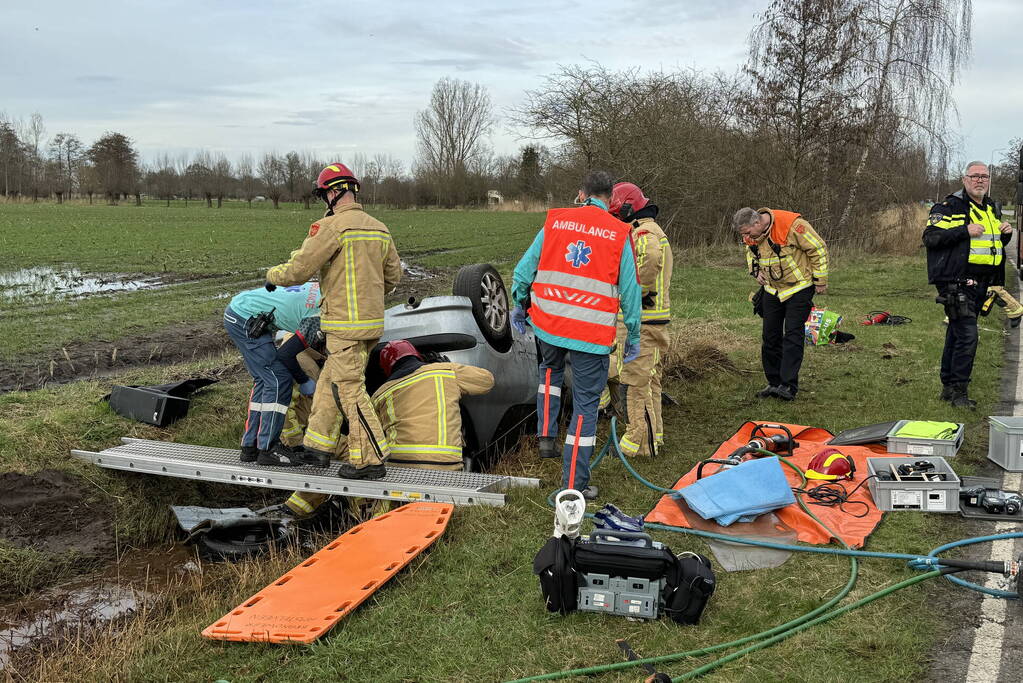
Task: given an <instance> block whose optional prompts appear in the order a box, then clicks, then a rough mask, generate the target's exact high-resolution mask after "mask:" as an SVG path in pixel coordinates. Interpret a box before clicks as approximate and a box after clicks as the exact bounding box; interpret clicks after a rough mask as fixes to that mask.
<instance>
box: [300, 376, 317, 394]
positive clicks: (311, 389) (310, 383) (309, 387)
mask: <svg viewBox="0 0 1023 683" xmlns="http://www.w3.org/2000/svg"><path fill="white" fill-rule="evenodd" d="M298 393H300V394H302V395H303V396H312V395H313V394H315V393H316V380H314V379H307V380H306V381H304V382H302V383H301V384H299V385H298Z"/></svg>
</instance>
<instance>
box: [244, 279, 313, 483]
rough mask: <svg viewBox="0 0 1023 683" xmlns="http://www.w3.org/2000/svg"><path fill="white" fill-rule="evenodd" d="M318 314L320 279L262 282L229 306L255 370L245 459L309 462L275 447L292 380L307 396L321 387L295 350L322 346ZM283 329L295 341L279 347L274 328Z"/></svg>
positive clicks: (248, 363)
mask: <svg viewBox="0 0 1023 683" xmlns="http://www.w3.org/2000/svg"><path fill="white" fill-rule="evenodd" d="M319 315H320V285H319V283H317V282H307V283H306V284H304V285H299V286H295V287H281V288H278V289H277V290H275V291H273V292H268V291H267V290H266V289H265V288H263V287H259V288H258V289H250V290H247V291H244V292H241V293H239V294H237V295H235V297H234V298H233V299H231V302H230V303H229V304H228V305H227V308H225V309H224V329H225V330H226V331H227V334H228V336H229V337H231V341H233V342H234V345H235V346H236V347H238V350H239V351H240V352H241V354H242V359H243V360H244V361H245V367H246V369H247V370H248V371H249V374H250V375H251V376H252V391H251V393H250V394H249V400H248V409H247V411H246V419H245V429H244V431H243V433H242V440H241V449H242V450H241V461H242V462H255V463H257V464H259V465H285V466H295V465H302V464H304V463H303V462H301V461H300V460H296V459H295V458H294V456H290V457H289V456H288V455H286V454H282V453H281V452H279V450H278V449H277V448H276V447H277V446H278V444H279V438H280V434H281V430H282V429H283V428H284V416H285V414H286V413H287V412H288V405H289V404H290V403H291V390H292V382H293V381H294V382H297V383H298V385H299V392H300V393H301V394H303V395H305V396H311V395H312V394H313V392H314V391H315V390H316V382H315V381H313V380H311V379H310V378H309V376H308V375H306V373H305V372H303V371H302V369H301V367H300V366H299V364H298V362H297V361H296V360H295V356H296V354H297V353H299V352H301V351H302V350H303V349H305V348H306V347H309V346H316V345H317V344H319V345H321V346H322V333H321V332H320V317H319ZM278 330H284V331H286V332H294V333H295V334H294V341H293V342H291V343H285V344H284V345H283V346H282V347H281V348H280V349H278V348H277V347H276V346H274V333H275V332H277V331H278Z"/></svg>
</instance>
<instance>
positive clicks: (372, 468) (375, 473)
mask: <svg viewBox="0 0 1023 683" xmlns="http://www.w3.org/2000/svg"><path fill="white" fill-rule="evenodd" d="M337 476H339V477H341V478H342V479H383V478H384V477H386V476H387V468H386V467H384V466H383V464H380V465H366V466H365V467H356V466H355V465H353V464H352V463H350V462H346V463H343V464H342V465H341V467H340V468H339V469H338V471H337Z"/></svg>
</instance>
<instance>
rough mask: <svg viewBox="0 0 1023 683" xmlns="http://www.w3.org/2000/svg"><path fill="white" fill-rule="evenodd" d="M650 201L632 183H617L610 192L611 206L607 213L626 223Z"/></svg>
mask: <svg viewBox="0 0 1023 683" xmlns="http://www.w3.org/2000/svg"><path fill="white" fill-rule="evenodd" d="M649 203H650V200H649V199H647V198H646V197H645V196H644V195H643V190H641V189H639V186H638V185H635V184H633V183H617V184H616V185H615V186H614V190H612V192H611V204H610V206H608V209H607V210H608V211H610V212H611V213H612V214H613V215H615V216H617V217H618V218H619V219H620V220H623V221H627V220H629V219H630V218H631V217H632V214H634V213H636V212H637V211H639V210H640V209H642V208H644V207H645V206H646V205H647V204H649Z"/></svg>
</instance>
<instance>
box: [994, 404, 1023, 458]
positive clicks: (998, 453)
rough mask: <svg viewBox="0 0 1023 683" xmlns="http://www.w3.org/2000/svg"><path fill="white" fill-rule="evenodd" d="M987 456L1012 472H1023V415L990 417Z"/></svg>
mask: <svg viewBox="0 0 1023 683" xmlns="http://www.w3.org/2000/svg"><path fill="white" fill-rule="evenodd" d="M988 424H989V427H988V447H987V458H988V460H991V461H992V462H995V463H997V464H998V465H1001V466H1002V467H1003V468H1004V469H1006V470H1008V471H1010V472H1023V443H1021V440H1023V417H999V416H996V415H992V416H991V417H989V418H988Z"/></svg>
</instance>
